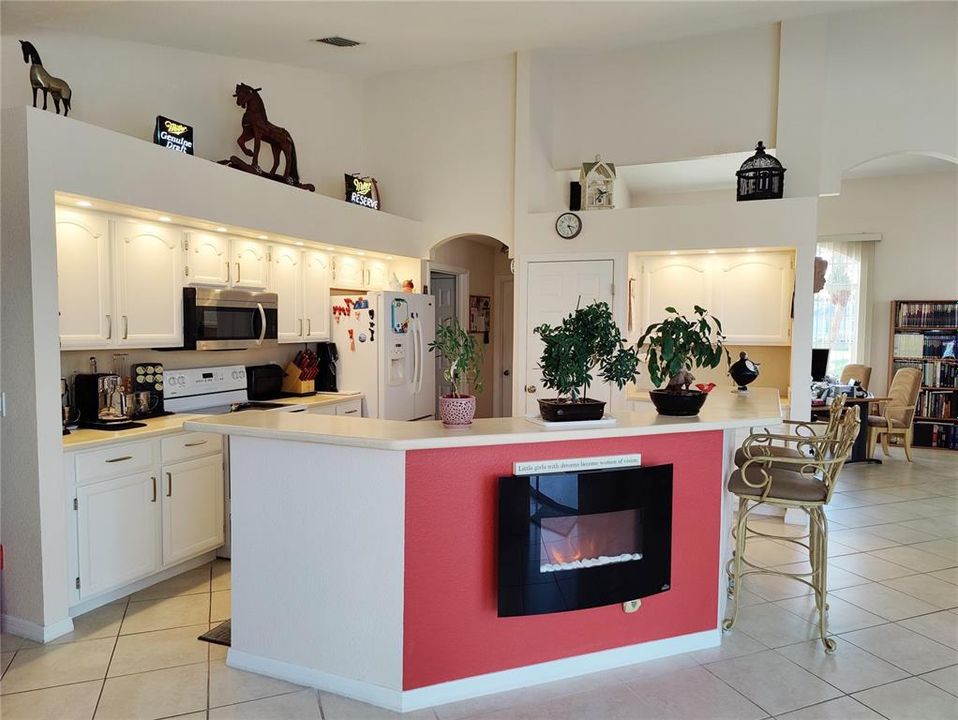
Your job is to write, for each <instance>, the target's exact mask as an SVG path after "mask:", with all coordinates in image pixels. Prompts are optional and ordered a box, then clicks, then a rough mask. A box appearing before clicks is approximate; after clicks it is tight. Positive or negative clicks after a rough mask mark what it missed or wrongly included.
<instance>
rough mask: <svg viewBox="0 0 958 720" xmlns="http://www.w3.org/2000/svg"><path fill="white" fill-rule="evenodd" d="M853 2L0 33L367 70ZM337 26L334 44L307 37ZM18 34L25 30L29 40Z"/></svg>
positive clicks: (17, 19) (112, 16)
mask: <svg viewBox="0 0 958 720" xmlns="http://www.w3.org/2000/svg"><path fill="white" fill-rule="evenodd" d="M860 5H861V3H859V2H828V1H821V2H676V1H674V0H673V1H671V2H666V1H659V2H606V1H599V0H596V1H591V2H590V1H586V0H579V1H578V2H575V1H573V2H555V1H554V0H527V1H526V2H493V1H486V2H475V1H474V2H422V1H415V0H401V1H395V0H394V1H393V2H382V1H370V2H355V1H354V2H319V1H314V2H263V1H261V0H253V1H249V2H246V1H243V0H218V1H206V2H171V1H169V0H166V1H165V2H153V1H151V0H137V1H136V2H134V1H132V0H128V1H127V2H60V1H52V2H37V1H34V2H24V1H20V0H3V2H2V4H0V12H2V26H3V32H4V34H10V35H14V34H15V35H21V36H25V35H29V33H30V31H31V30H48V31H58V32H69V33H77V34H88V35H96V36H102V37H108V38H115V39H122V40H130V41H135V42H144V43H149V44H153V45H162V46H168V47H175V48H181V49H185V50H197V51H204V52H210V53H215V54H220V55H227V56H234V57H244V58H248V59H252V60H261V61H266V62H274V63H282V64H287V65H294V66H300V67H307V68H314V69H323V70H329V71H332V72H339V73H345V74H350V75H356V76H370V75H377V74H383V73H387V72H391V71H400V70H409V69H412V68H424V67H435V66H441V65H445V64H450V63H458V62H466V61H472V60H480V59H484V58H490V57H498V56H503V55H507V54H510V53H512V52H515V51H517V50H535V49H585V50H600V49H603V48H609V47H629V46H635V45H641V44H645V43H651V42H658V41H663V40H669V39H675V38H679V37H688V36H694V35H702V34H706V33H716V32H721V31H724V30H731V29H735V28H741V27H748V26H754V25H761V24H767V23H773V22H777V21H779V20H783V19H788V18H794V17H798V16H805V15H811V14H816V13H821V12H834V11H835V10H841V9H845V8H847V7H859V6H860ZM330 35H341V36H344V37H348V38H351V39H354V40H358V41H361V42H363V43H364V45H362V46H360V47H356V48H348V49H339V48H333V47H327V46H324V45H319V44H317V43H313V42H310V39H313V38H319V37H326V36H330ZM25 39H29V38H28V37H27V38H25Z"/></svg>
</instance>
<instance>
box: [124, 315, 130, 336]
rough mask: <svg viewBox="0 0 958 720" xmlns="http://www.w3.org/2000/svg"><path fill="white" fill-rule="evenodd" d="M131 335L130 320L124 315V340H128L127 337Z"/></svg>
mask: <svg viewBox="0 0 958 720" xmlns="http://www.w3.org/2000/svg"><path fill="white" fill-rule="evenodd" d="M129 334H130V319H129V318H128V317H127V316H126V315H124V316H123V339H124V340H126V338H127V335H129Z"/></svg>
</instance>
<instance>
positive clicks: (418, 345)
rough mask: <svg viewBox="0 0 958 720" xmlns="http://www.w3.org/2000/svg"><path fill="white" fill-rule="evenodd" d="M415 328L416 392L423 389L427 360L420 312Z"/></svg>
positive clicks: (414, 323)
mask: <svg viewBox="0 0 958 720" xmlns="http://www.w3.org/2000/svg"><path fill="white" fill-rule="evenodd" d="M413 329H414V332H415V337H414V340H413V342H415V348H414V357H415V359H416V373H415V381H414V382H415V385H414V389H415V392H417V393H418V392H419V391H420V390H422V367H423V364H424V361H425V349H424V348H423V340H422V321H421V320H420V319H419V314H418V313H417V314H416V317H415V318H414V320H413Z"/></svg>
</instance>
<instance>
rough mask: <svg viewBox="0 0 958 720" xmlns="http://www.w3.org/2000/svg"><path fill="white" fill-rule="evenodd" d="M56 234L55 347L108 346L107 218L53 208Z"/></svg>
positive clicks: (110, 298) (110, 293)
mask: <svg viewBox="0 0 958 720" xmlns="http://www.w3.org/2000/svg"><path fill="white" fill-rule="evenodd" d="M56 235H57V287H58V294H59V308H60V346H61V347H62V348H64V349H67V348H83V349H95V348H104V347H110V346H111V344H112V342H113V328H114V318H113V289H112V286H111V284H110V220H109V217H108V216H106V215H101V214H99V213H93V212H85V211H80V210H73V209H68V208H59V207H58V208H57V211H56Z"/></svg>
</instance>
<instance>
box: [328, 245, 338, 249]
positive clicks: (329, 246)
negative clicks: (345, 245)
mask: <svg viewBox="0 0 958 720" xmlns="http://www.w3.org/2000/svg"><path fill="white" fill-rule="evenodd" d="M326 249H327V250H335V249H336V248H334V247H333V246H332V245H327V246H326Z"/></svg>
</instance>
